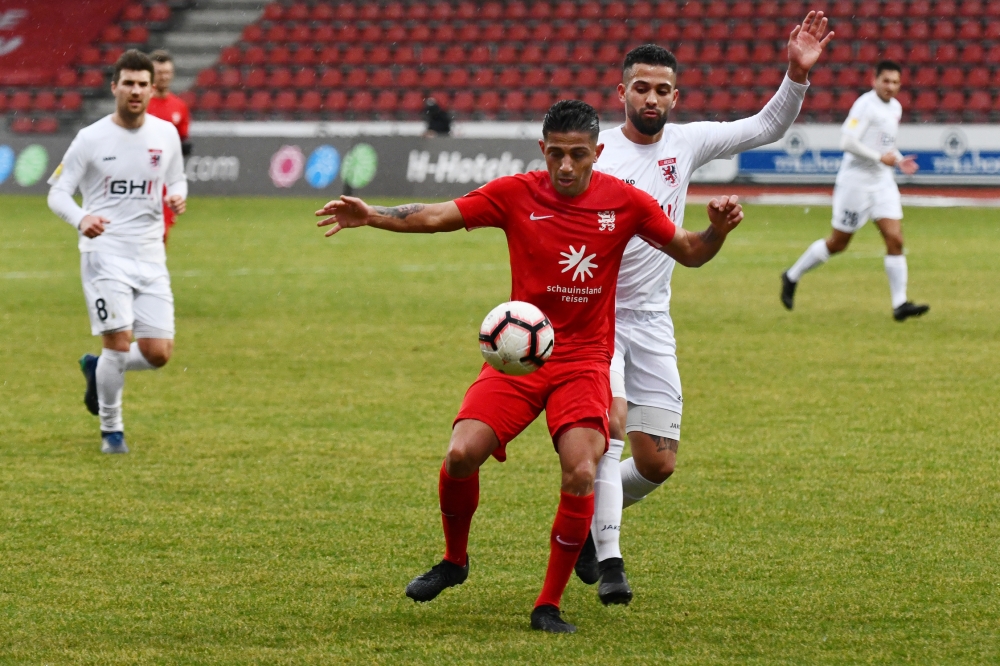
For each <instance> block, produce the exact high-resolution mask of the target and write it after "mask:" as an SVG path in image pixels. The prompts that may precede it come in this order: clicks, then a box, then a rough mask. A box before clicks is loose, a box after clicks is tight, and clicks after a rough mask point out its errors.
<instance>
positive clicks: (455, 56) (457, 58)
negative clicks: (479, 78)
mask: <svg viewBox="0 0 1000 666" xmlns="http://www.w3.org/2000/svg"><path fill="white" fill-rule="evenodd" d="M466 59H467V56H466V54H465V47H464V46H462V45H461V44H452V45H451V46H449V47H448V48H446V49H445V50H444V53H443V54H442V55H441V62H443V63H445V64H451V65H460V64H462V63H464V62H466Z"/></svg>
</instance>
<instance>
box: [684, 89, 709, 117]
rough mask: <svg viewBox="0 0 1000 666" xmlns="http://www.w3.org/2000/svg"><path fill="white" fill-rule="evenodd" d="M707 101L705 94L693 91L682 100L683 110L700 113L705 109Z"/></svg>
mask: <svg viewBox="0 0 1000 666" xmlns="http://www.w3.org/2000/svg"><path fill="white" fill-rule="evenodd" d="M706 104H707V100H706V99H705V93H704V92H702V91H701V90H692V91H691V92H689V93H688V94H687V95H686V96H684V97H682V98H681V110H682V111H692V112H697V113H700V112H701V111H703V110H704V109H705V106H706Z"/></svg>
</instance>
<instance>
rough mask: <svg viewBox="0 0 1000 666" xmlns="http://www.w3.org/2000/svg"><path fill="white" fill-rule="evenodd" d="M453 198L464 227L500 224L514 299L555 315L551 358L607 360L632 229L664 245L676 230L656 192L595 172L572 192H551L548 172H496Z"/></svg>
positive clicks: (613, 337) (656, 243)
mask: <svg viewBox="0 0 1000 666" xmlns="http://www.w3.org/2000/svg"><path fill="white" fill-rule="evenodd" d="M455 204H456V205H457V206H458V210H459V211H460V212H461V213H462V218H463V219H464V220H465V226H466V228H467V229H470V230H471V229H476V228H479V227H498V228H500V229H503V230H504V233H505V234H506V235H507V247H508V250H509V252H510V270H511V300H515V301H527V302H528V303H532V304H533V305H536V306H537V307H539V308H540V309H541V310H542V312H544V313H545V315H546V316H547V317H548V318H549V321H551V322H552V327H553V329H554V330H555V334H556V343H555V349H553V352H552V359H550V362H551V360H557V359H567V360H568V359H569V358H571V357H572V358H573V359H575V360H583V359H593V360H598V361H602V362H610V359H611V354H612V353H613V351H614V339H615V331H614V321H615V286H616V284H617V280H618V267H619V266H620V264H621V261H622V254H623V253H624V252H625V246H626V245H628V242H629V240H630V239H631V238H632V237H633V236H640V237H642V238H643V239H645V240H646V241H648V242H649V243H651V244H652V245H654V246H657V247H659V246H663V245H666V244H667V243H669V242H670V241H671V240H673V238H674V234H675V233H676V231H677V229H676V227H675V226H674V223H673V222H671V221H670V219H669V218H667V216H666V215H665V214H664V212H663V210H661V209H660V206H659V204H658V203H656V200H655V199H653V197H651V196H649V195H648V194H646V193H645V192H643V191H642V190H639V189H637V188H635V187H633V186H631V185H628V184H626V183H624V182H622V181H621V180H619V179H618V178H615V177H613V176H608V175H606V174H603V173H599V172H597V171H595V172H594V174H593V176H592V178H591V181H590V186H589V187H588V188H587V190H586V191H585V192H584V193H583V194H581V195H579V196H576V197H567V196H563V195H561V194H559V193H558V192H556V191H555V188H554V187H552V182H551V180H550V179H549V174H548V172H545V171H533V172H531V173H526V174H519V175H516V176H505V177H503V178H498V179H496V180H494V181H492V182H490V183H487V184H486V185H483V186H482V187H481V188H479V189H478V190H474V191H472V192H470V193H469V194H467V195H465V196H464V197H461V198H459V199H456V200H455Z"/></svg>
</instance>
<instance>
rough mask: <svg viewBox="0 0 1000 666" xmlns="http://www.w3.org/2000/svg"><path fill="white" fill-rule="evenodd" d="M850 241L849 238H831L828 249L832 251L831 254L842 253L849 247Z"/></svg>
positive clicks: (827, 245)
mask: <svg viewBox="0 0 1000 666" xmlns="http://www.w3.org/2000/svg"><path fill="white" fill-rule="evenodd" d="M849 242H850V240H848V239H841V238H831V239H830V240H828V241H827V242H826V249H827V250H829V251H830V254H840V253H841V252H843V251H844V250H846V249H847V244H848V243H849Z"/></svg>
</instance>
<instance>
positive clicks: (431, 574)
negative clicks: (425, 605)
mask: <svg viewBox="0 0 1000 666" xmlns="http://www.w3.org/2000/svg"><path fill="white" fill-rule="evenodd" d="M468 577H469V558H468V556H466V559H465V566H464V567H460V566H458V565H457V564H453V563H452V562H449V561H448V560H441V562H440V563H439V564H435V565H434V566H433V567H431V570H430V571H428V572H427V573H425V574H420V575H419V576H417V577H416V578H414V579H413V580H411V581H410V584H409V585H407V586H406V596H408V597H409V598H411V599H413V600H414V601H417V602H424V601H430V600H431V599H433V598H434V597H436V596H437V595H439V594H441V592H442V590H444V589H446V588H449V587H454V586H456V585H461V584H462V583H464V582H465V579H466V578H468Z"/></svg>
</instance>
